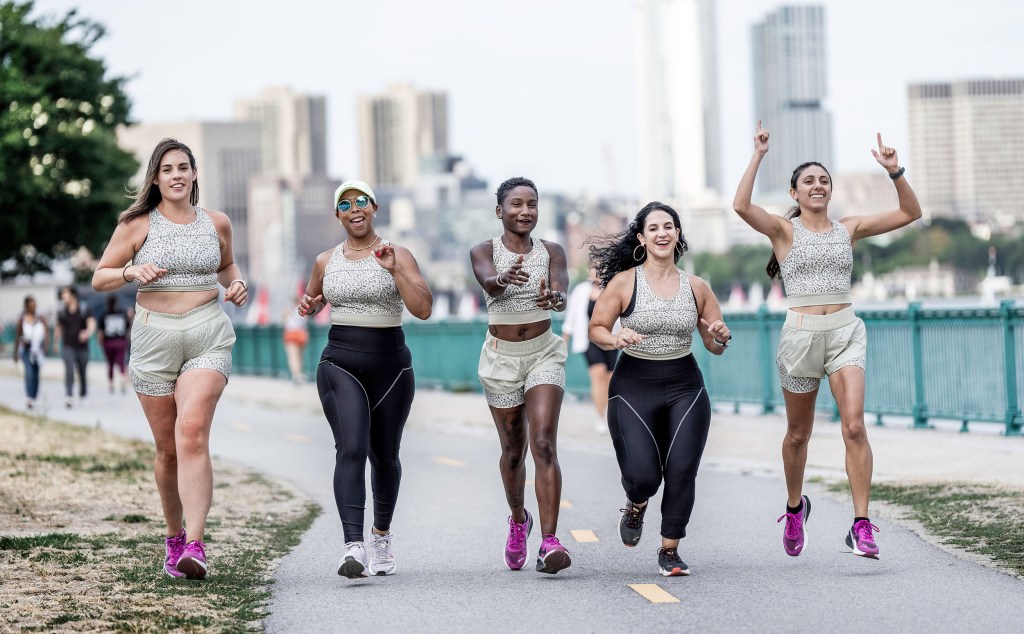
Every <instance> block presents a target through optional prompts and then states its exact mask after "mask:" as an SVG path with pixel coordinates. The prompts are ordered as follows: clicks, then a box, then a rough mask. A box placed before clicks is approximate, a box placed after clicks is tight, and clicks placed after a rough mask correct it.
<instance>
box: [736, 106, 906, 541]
mask: <svg viewBox="0 0 1024 634" xmlns="http://www.w3.org/2000/svg"><path fill="white" fill-rule="evenodd" d="M877 140H878V150H877V151H875V150H871V153H872V154H873V155H874V157H875V159H876V160H877V161H878V164H879V165H881V166H882V167H883V168H885V171H886V172H887V173H888V174H889V178H891V179H892V180H893V184H894V185H895V186H896V195H897V196H898V197H899V209H896V210H893V211H886V212H883V213H878V214H875V215H872V216H848V217H846V218H843V219H841V220H833V219H831V218H829V217H828V201H829V199H830V198H831V197H832V177H831V175H830V174H829V173H828V170H826V169H825V167H824V166H823V165H822V164H821V163H816V162H813V161H811V162H808V163H804V164H802V165H798V166H797V168H796V169H795V170H793V176H792V177H791V178H790V182H789V195H790V196H791V197H792V198H793V200H794V201H795V202H796V204H795V205H793V207H791V208H790V210H789V212H788V213H787V214H786V216H785V217H780V216H776V215H773V214H769V213H768V212H767V211H765V210H764V209H763V208H761V207H758V206H757V205H754V204H751V202H750V197H751V193H752V192H753V190H754V179H755V177H756V176H757V168H758V167H759V166H760V165H761V159H763V158H764V155H765V154H766V153H767V152H768V131H767V130H765V129H764V128H762V127H761V122H760V121H758V122H757V132H756V134H755V135H754V155H753V157H752V158H751V159H750V164H749V165H748V166H747V171H746V172H744V174H743V178H742V179H741V180H740V184H739V187H737V189H736V198H735V199H734V200H733V208H734V209H735V210H736V213H738V214H739V215H740V218H742V219H743V220H744V221H745V222H746V223H747V224H749V225H750V226H751V227H753V228H754V229H755V230H757V231H758V232H760V233H763V234H764V235H766V236H768V238H770V239H771V242H772V256H771V258H770V259H769V260H768V267H767V272H768V277H769V278H775V277H778V276H781V278H782V282H783V285H784V286H785V290H786V303H787V305H788V306H789V310H788V311H787V312H786V323H785V325H784V326H783V327H782V334H781V335H780V336H779V352H778V356H777V357H776V365H777V366H778V369H779V380H780V382H781V384H782V394H783V398H784V399H785V402H786V422H787V430H786V438H785V440H783V442H782V463H783V466H784V469H785V472H786V488H787V490H788V492H789V499H788V501H787V503H786V512H785V513H784V514H783V516H782V517H780V518H779V521H780V522H781V521H782V520H783V519H785V520H786V527H785V530H784V531H783V534H782V545H783V547H784V548H785V550H786V554H787V555H790V556H792V557H796V556H798V555H799V554H800V553H802V552H803V550H804V546H805V545H806V543H807V536H806V531H805V526H806V524H807V519H808V518H809V517H810V515H811V501H810V499H809V498H808V497H807V496H806V495H804V494H803V484H804V467H805V465H806V464H807V441H808V440H809V439H810V437H811V428H812V427H813V425H814V403H815V401H816V400H817V396H818V386H819V384H820V382H821V377H823V376H828V385H829V388H830V389H831V390H832V396H833V397H834V398H835V401H836V406H837V407H838V408H839V417H840V419H841V421H842V427H843V440H844V441H845V443H846V475H847V477H848V478H849V480H850V492H851V493H852V494H853V515H854V518H853V525H852V526H851V527H850V530H849V531H848V532H847V534H846V545H847V547H848V548H849V549H850V550H851V551H852V552H853V554H855V555H860V556H862V557H870V558H875V559H877V558H878V545H877V544H876V543H875V539H874V535H873V532H876V531H878V528H877V527H876V526H875V525H874V524H872V523H871V520H870V519H869V518H868V502H869V500H870V497H871V468H872V457H871V445H869V444H868V436H867V430H866V428H865V427H864V372H865V367H866V366H867V334H866V332H865V329H864V322H863V321H861V319H860V318H859V317H857V316H856V315H855V314H854V312H853V304H852V301H853V300H852V298H851V296H850V282H851V274H852V271H853V245H854V244H855V243H856V242H857V240H861V239H863V238H868V237H871V236H877V235H880V234H883V233H887V232H889V231H893V230H894V229H899V228H900V227H905V226H906V225H908V224H910V223H911V222H913V221H915V220H917V219H918V218H920V217H921V205H920V204H919V203H918V202H917V196H915V195H914V190H913V189H911V188H910V183H908V182H907V179H906V178H904V177H903V172H904V168H902V167H900V164H899V159H898V158H897V156H896V150H895V149H893V148H891V147H888V146H885V145H883V144H882V135H881V134H878V137H877Z"/></svg>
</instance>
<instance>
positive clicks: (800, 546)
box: [776, 495, 811, 557]
mask: <svg viewBox="0 0 1024 634" xmlns="http://www.w3.org/2000/svg"><path fill="white" fill-rule="evenodd" d="M800 499H801V500H803V503H802V504H801V505H800V511H799V512H798V513H788V512H787V513H785V514H784V515H783V516H782V517H780V518H779V519H778V521H776V524H777V523H778V522H781V521H782V520H783V518H785V520H786V530H784V531H783V532H782V547H783V548H785V549H786V554H787V555H789V556H790V557H796V556H797V555H799V554H800V553H802V552H804V546H806V545H807V532H806V531H805V530H804V524H806V523H807V520H808V518H810V517H811V499H810V498H808V497H807V496H806V495H801V496H800Z"/></svg>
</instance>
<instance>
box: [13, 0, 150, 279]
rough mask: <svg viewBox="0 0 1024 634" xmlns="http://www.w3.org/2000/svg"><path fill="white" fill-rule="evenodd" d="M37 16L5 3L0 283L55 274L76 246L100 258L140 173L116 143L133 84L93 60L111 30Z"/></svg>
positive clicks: (25, 6)
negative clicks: (56, 262)
mask: <svg viewBox="0 0 1024 634" xmlns="http://www.w3.org/2000/svg"><path fill="white" fill-rule="evenodd" d="M32 10H33V3H32V2H27V3H18V2H4V1H0V262H3V266H2V267H0V277H10V276H13V275H17V274H19V273H31V272H34V271H37V270H48V269H49V262H50V260H51V258H53V257H56V256H60V255H64V254H67V253H69V252H70V251H72V250H73V249H75V248H76V247H78V246H85V247H87V248H88V249H90V250H91V251H92V252H94V253H96V252H99V250H100V249H101V247H102V246H103V241H104V240H105V239H106V238H107V237H108V236H109V235H110V232H111V231H112V229H113V226H114V223H115V222H116V218H117V214H118V213H119V212H120V211H121V210H122V209H124V208H125V207H127V205H128V200H127V199H126V196H125V184H126V183H127V181H128V179H129V178H130V177H131V176H132V175H133V174H134V173H135V171H136V169H138V163H137V161H136V160H135V158H134V157H133V156H132V155H131V154H130V153H128V152H126V151H124V150H122V149H121V148H120V147H118V145H117V139H116V136H115V130H116V128H117V126H118V125H122V124H127V123H128V121H129V109H130V102H129V100H128V97H127V96H126V95H125V92H124V84H125V81H126V79H125V78H123V77H108V76H107V69H106V64H105V63H104V62H103V60H101V59H98V58H96V57H93V56H92V55H90V49H91V48H92V47H93V45H94V44H95V43H96V42H97V41H98V40H100V39H101V38H102V37H103V36H104V34H105V32H104V29H103V27H102V26H101V25H99V24H97V23H95V22H92V21H90V20H88V19H85V18H80V17H78V15H77V12H76V11H74V10H72V11H70V12H68V13H67V14H66V15H64V17H63V18H60V19H57V20H54V19H52V18H36V17H33V16H32V15H31V14H32Z"/></svg>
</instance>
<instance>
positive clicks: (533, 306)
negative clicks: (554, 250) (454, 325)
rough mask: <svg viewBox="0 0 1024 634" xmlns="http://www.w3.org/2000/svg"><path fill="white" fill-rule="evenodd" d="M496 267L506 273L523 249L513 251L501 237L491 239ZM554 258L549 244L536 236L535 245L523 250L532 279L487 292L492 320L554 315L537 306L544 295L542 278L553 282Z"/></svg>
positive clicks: (521, 320) (521, 321)
mask: <svg viewBox="0 0 1024 634" xmlns="http://www.w3.org/2000/svg"><path fill="white" fill-rule="evenodd" d="M491 249H492V252H493V256H492V259H493V260H494V268H495V270H497V271H498V273H503V272H505V271H507V270H508V269H509V268H511V267H512V265H513V264H515V262H516V260H517V259H518V258H519V255H520V254H519V253H512V252H511V251H509V250H508V249H507V248H506V247H505V245H504V243H502V241H501V238H500V237H498V238H494V239H493V240H491ZM550 269H551V258H550V256H549V255H548V248H547V247H546V246H544V243H543V242H541V241H540V240H535V241H534V243H533V248H532V249H530V251H529V252H528V253H525V254H523V270H524V271H526V272H527V273H529V274H530V281H529V282H527V283H526V284H525V285H524V286H516V285H515V284H509V285H508V286H507V287H505V290H504V291H503V292H502V293H501V294H499V295H497V296H495V297H492V296H490V295H487V323H488V324H492V325H493V324H532V323H535V322H538V321H544V320H545V319H551V312H550V311H547V310H543V309H541V308H537V298H538V297H540V279H541V278H544V279H545V280H546V283H548V284H550V283H551V279H550V278H551V270H550Z"/></svg>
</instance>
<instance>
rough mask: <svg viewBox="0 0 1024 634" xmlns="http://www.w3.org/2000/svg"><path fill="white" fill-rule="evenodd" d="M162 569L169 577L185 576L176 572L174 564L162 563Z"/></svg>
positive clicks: (182, 577) (180, 577) (181, 577)
mask: <svg viewBox="0 0 1024 634" xmlns="http://www.w3.org/2000/svg"><path fill="white" fill-rule="evenodd" d="M175 565H177V564H175ZM163 570H164V573H165V574H166V575H167V576H168V577H170V578H171V579H184V578H185V575H184V574H182V573H180V572H178V569H177V568H175V567H174V566H169V564H164V567H163Z"/></svg>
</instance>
